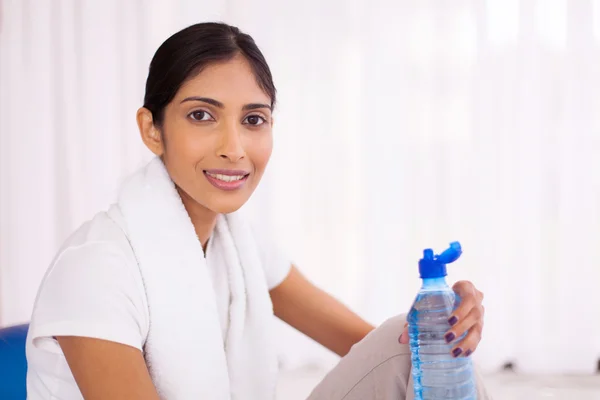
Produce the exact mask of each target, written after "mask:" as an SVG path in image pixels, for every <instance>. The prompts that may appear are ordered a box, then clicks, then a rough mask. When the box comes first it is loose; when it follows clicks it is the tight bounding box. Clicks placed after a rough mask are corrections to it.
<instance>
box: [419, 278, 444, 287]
mask: <svg viewBox="0 0 600 400" xmlns="http://www.w3.org/2000/svg"><path fill="white" fill-rule="evenodd" d="M444 286H447V283H446V277H443V276H442V277H440V278H427V279H423V288H424V289H434V288H439V287H444Z"/></svg>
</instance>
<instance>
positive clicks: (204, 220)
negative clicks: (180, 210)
mask: <svg viewBox="0 0 600 400" xmlns="http://www.w3.org/2000/svg"><path fill="white" fill-rule="evenodd" d="M177 191H178V192H179V196H180V197H181V201H182V202H183V206H184V207H185V210H186V211H187V213H188V215H189V216H190V219H191V220H192V224H193V225H194V230H195V231H196V236H198V240H200V243H201V244H202V249H203V250H204V251H205V252H206V245H207V244H208V239H210V237H211V235H212V233H213V230H214V229H215V225H216V224H217V215H218V214H217V213H216V212H214V211H212V210H209V209H208V208H206V207H204V206H202V205H201V204H199V203H198V202H197V201H196V200H194V199H192V198H191V197H190V196H189V195H188V194H187V193H185V192H184V191H183V190H181V189H179V188H177Z"/></svg>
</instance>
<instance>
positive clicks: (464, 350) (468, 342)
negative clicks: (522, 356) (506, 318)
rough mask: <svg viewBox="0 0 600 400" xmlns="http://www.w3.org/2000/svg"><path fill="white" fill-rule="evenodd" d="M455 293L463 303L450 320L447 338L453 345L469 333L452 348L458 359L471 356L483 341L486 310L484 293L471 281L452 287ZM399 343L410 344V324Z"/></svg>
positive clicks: (460, 282) (405, 325)
mask: <svg viewBox="0 0 600 400" xmlns="http://www.w3.org/2000/svg"><path fill="white" fill-rule="evenodd" d="M452 289H453V290H454V292H455V293H456V294H458V295H459V296H460V298H461V303H460V305H459V306H458V307H457V309H456V310H455V311H454V313H453V314H452V315H451V316H450V318H449V319H448V323H449V324H450V326H451V328H450V330H449V331H448V332H447V333H446V335H445V338H446V341H447V342H448V343H453V342H454V341H455V340H456V339H457V338H459V337H461V336H462V335H463V334H464V333H465V332H467V331H468V332H469V333H468V334H467V336H465V338H464V339H463V340H462V341H460V342H458V343H456V345H455V346H454V347H453V348H452V350H451V351H452V355H453V356H454V357H458V356H460V355H463V356H465V357H468V356H470V355H471V354H472V353H473V352H474V351H475V349H476V348H477V345H478V344H479V342H480V341H481V333H482V331H483V317H484V314H485V308H484V307H483V304H482V302H483V293H482V292H480V291H479V290H477V288H476V287H475V286H474V285H473V284H472V283H471V282H469V281H459V282H457V283H456V284H454V286H453V287H452ZM399 342H400V343H402V344H408V322H407V323H406V324H404V330H403V331H402V335H400V338H399Z"/></svg>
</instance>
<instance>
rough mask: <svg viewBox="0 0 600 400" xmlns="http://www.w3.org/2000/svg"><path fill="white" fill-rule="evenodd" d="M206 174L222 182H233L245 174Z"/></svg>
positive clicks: (242, 177)
mask: <svg viewBox="0 0 600 400" xmlns="http://www.w3.org/2000/svg"><path fill="white" fill-rule="evenodd" d="M206 175H209V176H210V177H212V178H215V179H218V180H220V181H223V182H233V181H239V180H242V179H244V177H245V175H222V174H211V173H210V172H207V173H206Z"/></svg>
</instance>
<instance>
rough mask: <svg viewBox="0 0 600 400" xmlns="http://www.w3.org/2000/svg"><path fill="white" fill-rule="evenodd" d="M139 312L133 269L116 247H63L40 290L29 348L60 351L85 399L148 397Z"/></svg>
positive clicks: (143, 315) (142, 306)
mask: <svg viewBox="0 0 600 400" xmlns="http://www.w3.org/2000/svg"><path fill="white" fill-rule="evenodd" d="M147 313H148V311H147V305H146V302H145V294H144V291H143V283H142V282H141V276H139V270H137V266H136V265H135V263H132V261H131V260H130V259H129V258H128V255H127V254H124V252H123V250H122V249H121V248H120V247H118V246H115V245H114V244H112V243H110V242H88V243H86V244H84V245H81V246H75V247H69V248H67V250H65V251H64V252H63V253H61V254H60V255H59V257H58V258H57V260H56V262H55V263H54V265H53V266H52V268H51V269H50V271H49V273H48V274H47V276H46V277H45V278H44V281H43V283H42V285H41V287H40V290H39V294H38V298H37V300H36V304H35V307H34V311H33V315H32V319H31V325H30V337H31V338H32V346H33V347H34V348H35V349H36V351H40V352H49V353H58V354H60V353H62V354H63V355H64V356H65V358H66V361H67V363H68V365H69V368H70V370H71V373H72V374H73V377H74V378H75V381H76V382H77V384H78V386H79V388H80V390H81V392H82V393H83V395H84V397H85V398H86V399H88V398H91V399H106V398H110V399H113V398H114V399H120V398H123V399H125V398H127V399H130V398H136V397H134V395H137V394H138V393H140V394H143V396H141V397H137V398H140V399H141V398H152V397H149V396H148V395H147V394H148V393H154V390H155V389H154V387H153V385H152V383H151V381H150V377H149V373H148V371H147V368H146V365H145V362H144V358H143V355H142V348H143V344H144V341H145V338H146V335H147V329H148V327H147V325H148V316H147ZM127 384H129V385H130V386H131V387H128V386H127ZM154 396H156V394H154Z"/></svg>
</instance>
